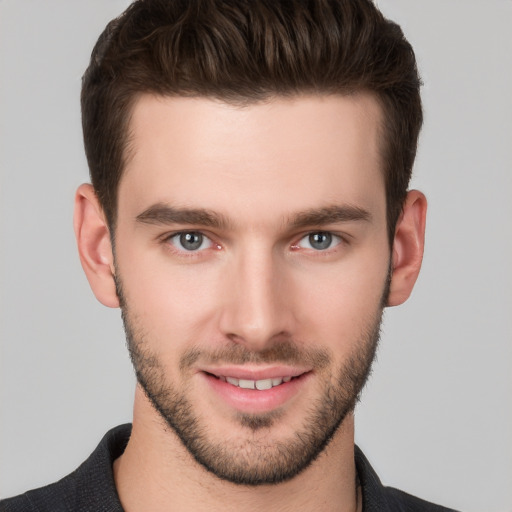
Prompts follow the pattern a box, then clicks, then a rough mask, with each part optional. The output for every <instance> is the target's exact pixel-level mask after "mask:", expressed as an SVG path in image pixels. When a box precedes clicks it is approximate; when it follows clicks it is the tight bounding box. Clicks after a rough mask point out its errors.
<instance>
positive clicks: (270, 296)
mask: <svg viewBox="0 0 512 512" xmlns="http://www.w3.org/2000/svg"><path fill="white" fill-rule="evenodd" d="M228 275H229V277H228V278H227V279H226V284H227V285H228V286H229V287H230V290H228V294H229V300H228V301H227V305H226V307H225V308H224V311H223V315H222V326H221V328H222V330H223V331H224V334H225V335H226V336H228V337H229V338H230V339H232V340H233V341H236V342H239V343H243V344H244V345H246V346H247V348H250V349H251V350H262V349H264V348H266V347H267V346H268V345H269V344H271V343H273V342H275V339H276V337H279V336H289V335H290V322H289V319H290V317H291V311H287V303H286V301H285V300H284V299H285V297H284V295H285V293H286V292H285V289H284V288H285V276H284V274H283V268H282V262H281V261H280V260H279V258H278V257H277V256H276V255H275V254H273V251H272V248H268V247H265V246H264V245H263V244H259V245H258V244H254V245H253V246H252V247H251V248H247V250H243V251H240V253H239V254H238V255H237V257H236V258H234V261H232V262H231V266H230V268H229V270H228Z"/></svg>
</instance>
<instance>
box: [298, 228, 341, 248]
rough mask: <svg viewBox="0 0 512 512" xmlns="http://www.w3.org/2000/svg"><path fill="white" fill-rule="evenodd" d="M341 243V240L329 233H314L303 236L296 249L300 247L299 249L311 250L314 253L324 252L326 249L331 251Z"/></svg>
mask: <svg viewBox="0 0 512 512" xmlns="http://www.w3.org/2000/svg"><path fill="white" fill-rule="evenodd" d="M341 243H342V239H341V237H340V236H338V235H334V234H333V233H330V232H329V231H316V232H313V233H309V234H308V235H306V236H304V237H303V238H302V239H301V240H300V241H299V243H298V244H297V246H296V247H297V248H299V247H300V248H301V249H313V250H315V251H325V250H327V249H332V248H334V247H336V246H337V245H339V244H341Z"/></svg>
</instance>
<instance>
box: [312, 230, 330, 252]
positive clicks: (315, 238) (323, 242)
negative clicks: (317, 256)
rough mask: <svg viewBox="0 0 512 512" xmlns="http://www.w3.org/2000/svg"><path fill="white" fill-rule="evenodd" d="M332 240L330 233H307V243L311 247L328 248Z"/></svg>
mask: <svg viewBox="0 0 512 512" xmlns="http://www.w3.org/2000/svg"><path fill="white" fill-rule="evenodd" d="M331 242H332V235H331V234H330V233H313V234H311V235H309V243H310V244H311V247H313V249H317V250H319V251H320V250H322V249H328V248H329V246H330V245H331Z"/></svg>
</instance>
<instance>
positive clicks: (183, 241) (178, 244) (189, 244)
mask: <svg viewBox="0 0 512 512" xmlns="http://www.w3.org/2000/svg"><path fill="white" fill-rule="evenodd" d="M168 241H169V243H170V244H171V245H173V246H174V247H175V248H176V249H178V250H180V251H187V252H197V251H202V250H204V249H208V248H210V247H212V245H213V242H212V241H211V240H210V239H209V238H208V237H207V236H205V235H203V234H202V233H199V232H198V231H183V232H181V233H176V234H175V235H173V236H171V237H169V238H168Z"/></svg>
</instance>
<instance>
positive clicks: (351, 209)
mask: <svg viewBox="0 0 512 512" xmlns="http://www.w3.org/2000/svg"><path fill="white" fill-rule="evenodd" d="M136 220H137V221H138V222H141V223H144V224H154V225H167V224H190V225H199V226H207V227H211V228H217V229H227V228H228V227H229V226H230V225H231V223H230V222H229V221H228V219H227V218H226V217H224V216H223V215H219V214H218V213H216V212H212V211H209V210H205V209H201V208H175V207H172V206H169V205H167V204H164V203H157V204H154V205H152V206H150V207H149V208H147V209H146V210H144V211H143V212H142V213H140V214H139V215H137V217H136ZM370 220H371V214H370V212H368V211H367V210H365V209H363V208H360V207H358V206H351V205H344V206H337V205H336V206H328V207H324V208H313V209H311V210H306V211H304V212H300V213H298V214H296V215H293V216H291V220H290V222H289V224H290V226H291V227H292V228H294V229H297V228H304V227H307V226H322V225H326V224H334V223H337V222H353V221H370Z"/></svg>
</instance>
